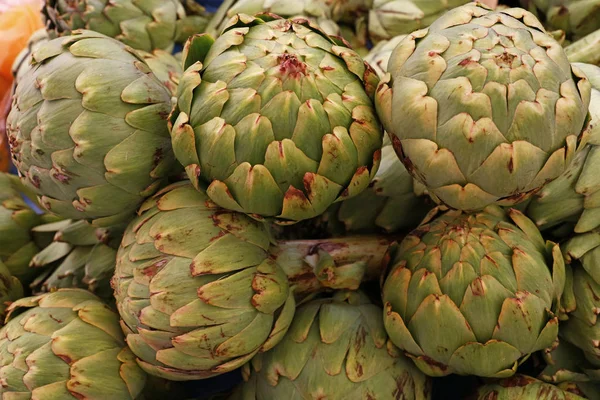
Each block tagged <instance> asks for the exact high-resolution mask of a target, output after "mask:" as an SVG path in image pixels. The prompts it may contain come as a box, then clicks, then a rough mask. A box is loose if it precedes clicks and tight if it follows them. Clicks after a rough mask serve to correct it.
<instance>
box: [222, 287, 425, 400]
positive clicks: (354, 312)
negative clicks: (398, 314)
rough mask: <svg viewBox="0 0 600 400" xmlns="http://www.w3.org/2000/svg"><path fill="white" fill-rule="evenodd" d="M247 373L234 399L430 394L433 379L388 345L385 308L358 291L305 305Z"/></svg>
mask: <svg viewBox="0 0 600 400" xmlns="http://www.w3.org/2000/svg"><path fill="white" fill-rule="evenodd" d="M244 375H245V379H246V380H247V382H246V383H245V384H243V385H242V386H241V387H239V388H238V390H237V392H236V393H234V395H233V396H232V397H231V399H232V400H271V399H283V398H302V399H317V398H318V399H325V398H326V399H328V400H337V399H352V400H359V399H364V400H367V399H406V400H416V399H423V400H424V399H429V398H431V381H430V380H429V379H428V378H427V377H426V376H425V375H423V374H422V373H421V372H420V371H419V370H418V369H417V368H415V366H414V365H413V364H412V362H411V361H410V360H409V359H407V358H405V357H404V356H403V355H402V353H401V352H400V351H399V349H398V348H396V347H395V346H394V345H393V344H391V343H390V341H389V339H388V337H387V334H386V333H385V329H384V327H383V323H382V321H381V308H380V307H378V306H376V305H374V304H372V303H371V302H370V301H369V300H368V298H366V296H365V295H364V294H362V293H360V292H337V293H336V294H334V295H333V297H330V298H323V299H318V300H313V301H310V302H308V303H305V304H303V305H302V306H301V307H299V308H298V310H297V311H296V316H295V317H294V322H293V324H292V326H291V327H290V329H289V331H288V333H287V334H286V336H285V337H284V339H283V340H282V342H281V343H280V344H278V345H277V346H275V348H273V349H272V350H270V351H268V352H266V353H263V354H260V355H257V356H256V357H255V358H254V359H252V361H251V362H250V364H246V365H245V366H244Z"/></svg>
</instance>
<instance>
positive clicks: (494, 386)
mask: <svg viewBox="0 0 600 400" xmlns="http://www.w3.org/2000/svg"><path fill="white" fill-rule="evenodd" d="M473 399H474V400H540V399H548V400H550V399H552V400H584V399H585V397H581V396H578V395H576V394H574V393H570V392H568V391H565V390H562V389H561V388H559V387H557V386H553V385H551V384H549V383H544V382H541V381H539V380H537V379H534V378H531V377H529V376H524V375H515V376H513V377H511V378H508V379H503V380H501V381H499V382H496V383H490V384H488V385H485V386H482V387H480V388H479V389H478V390H477V394H476V395H475V396H473Z"/></svg>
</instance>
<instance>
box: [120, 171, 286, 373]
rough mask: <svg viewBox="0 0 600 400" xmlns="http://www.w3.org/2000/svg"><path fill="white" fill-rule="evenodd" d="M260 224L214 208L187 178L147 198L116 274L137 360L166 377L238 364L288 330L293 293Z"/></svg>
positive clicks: (125, 326) (126, 240)
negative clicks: (273, 257) (271, 254)
mask: <svg viewBox="0 0 600 400" xmlns="http://www.w3.org/2000/svg"><path fill="white" fill-rule="evenodd" d="M269 246H270V233H269V231H268V229H267V227H266V225H265V224H263V223H261V222H258V221H255V220H253V219H251V218H250V217H248V216H246V215H244V214H240V213H237V212H232V211H226V210H223V209H221V208H219V207H217V206H216V205H215V204H214V203H213V202H211V201H210V200H209V199H208V197H207V196H206V195H205V194H203V193H201V192H199V191H197V190H196V189H194V187H193V186H192V185H191V184H189V182H182V183H178V184H174V185H171V186H169V187H167V188H165V189H163V190H161V191H160V192H159V193H157V194H156V195H155V196H154V197H153V198H151V199H149V200H147V201H146V203H144V204H143V205H142V207H141V209H140V212H139V217H138V218H136V219H135V220H133V221H132V222H131V224H130V225H129V227H128V229H127V230H126V231H125V235H124V237H123V241H122V243H121V247H120V248H119V251H118V254H117V265H116V271H115V276H114V278H113V287H114V288H115V297H116V299H117V307H118V309H119V313H120V314H121V318H122V321H123V322H122V325H123V329H124V331H125V333H126V336H127V343H128V344H129V347H130V348H131V350H132V351H133V353H134V354H135V355H136V356H137V359H138V363H139V365H140V366H141V367H142V368H143V369H144V370H146V371H147V372H148V373H150V374H152V375H156V376H159V377H164V378H167V379H170V380H195V379H202V378H208V377H211V376H214V375H218V374H220V373H224V372H228V371H231V370H234V369H236V368H238V367H240V366H242V365H243V364H244V363H246V362H247V361H248V360H250V359H251V358H252V357H253V356H255V355H256V354H257V353H258V352H260V351H264V350H267V349H269V348H272V347H273V346H274V345H275V344H276V343H277V342H279V341H280V340H281V337H282V336H283V335H284V334H285V332H286V331H287V329H288V327H289V325H290V323H291V320H292V317H293V315H294V308H295V300H294V296H293V291H292V290H290V287H289V284H288V280H287V276H286V274H285V273H284V271H283V270H282V269H281V268H280V267H279V265H278V264H277V263H276V262H275V261H274V260H273V259H272V258H270V257H269V254H268V252H267V251H268V249H269Z"/></svg>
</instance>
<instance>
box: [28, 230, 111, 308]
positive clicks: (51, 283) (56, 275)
mask: <svg viewBox="0 0 600 400" xmlns="http://www.w3.org/2000/svg"><path fill="white" fill-rule="evenodd" d="M32 231H33V233H34V234H38V235H40V236H41V235H47V236H50V235H51V236H52V238H53V241H52V243H50V244H49V245H48V246H47V247H45V248H44V249H43V250H42V251H40V252H39V253H38V254H36V255H35V256H34V257H33V259H32V260H31V263H30V266H31V267H33V268H40V271H41V272H40V273H39V274H37V277H36V278H35V280H34V281H33V282H32V283H31V284H30V287H31V288H32V290H33V293H34V294H39V293H43V292H48V291H54V290H56V289H60V288H82V289H87V290H89V291H90V292H92V293H95V294H96V295H97V296H98V297H100V298H101V299H102V300H104V301H106V302H108V303H111V302H113V301H114V299H113V291H112V288H111V287H110V279H111V278H112V276H113V274H114V271H115V263H116V258H117V250H116V248H117V247H118V245H119V242H120V239H121V236H122V230H120V229H119V228H115V229H112V230H110V229H100V228H95V227H93V226H92V225H90V224H89V223H87V222H85V221H83V220H82V221H71V220H63V221H58V222H53V223H49V224H44V225H38V226H36V227H34V228H33V229H32ZM119 234H121V235H120V236H119Z"/></svg>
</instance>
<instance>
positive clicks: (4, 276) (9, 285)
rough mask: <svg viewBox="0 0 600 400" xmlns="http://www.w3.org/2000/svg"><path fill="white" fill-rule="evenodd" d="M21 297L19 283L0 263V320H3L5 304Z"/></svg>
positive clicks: (21, 288)
mask: <svg viewBox="0 0 600 400" xmlns="http://www.w3.org/2000/svg"><path fill="white" fill-rule="evenodd" d="M22 297H23V285H21V281H20V280H19V279H18V278H17V277H14V276H12V274H11V273H10V271H9V269H8V268H7V267H6V265H4V263H3V262H2V261H0V318H4V313H5V311H6V307H7V304H8V303H10V302H12V301H15V300H18V299H20V298H22Z"/></svg>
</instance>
